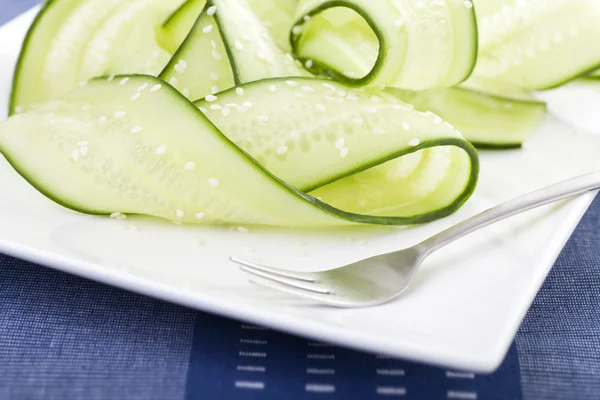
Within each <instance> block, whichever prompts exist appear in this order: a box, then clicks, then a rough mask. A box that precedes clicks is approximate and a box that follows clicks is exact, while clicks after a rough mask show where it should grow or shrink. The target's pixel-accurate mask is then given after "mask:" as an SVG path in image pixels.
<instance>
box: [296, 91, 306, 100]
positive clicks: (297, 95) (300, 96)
mask: <svg viewBox="0 0 600 400" xmlns="http://www.w3.org/2000/svg"><path fill="white" fill-rule="evenodd" d="M294 97H297V98H299V99H301V98H304V97H306V95H305V94H304V93H300V92H295V93H294Z"/></svg>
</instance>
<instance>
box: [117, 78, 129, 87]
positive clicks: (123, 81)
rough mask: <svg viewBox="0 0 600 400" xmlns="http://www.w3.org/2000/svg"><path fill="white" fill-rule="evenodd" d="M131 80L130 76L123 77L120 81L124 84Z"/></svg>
mask: <svg viewBox="0 0 600 400" xmlns="http://www.w3.org/2000/svg"><path fill="white" fill-rule="evenodd" d="M128 81H129V78H123V79H121V80H120V81H119V85H121V86H123V85H124V84H126V83H127V82H128Z"/></svg>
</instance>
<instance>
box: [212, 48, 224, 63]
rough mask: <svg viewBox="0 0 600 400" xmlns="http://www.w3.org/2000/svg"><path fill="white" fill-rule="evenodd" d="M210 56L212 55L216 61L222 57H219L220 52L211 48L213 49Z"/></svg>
mask: <svg viewBox="0 0 600 400" xmlns="http://www.w3.org/2000/svg"><path fill="white" fill-rule="evenodd" d="M212 56H213V58H214V59H215V60H217V61H221V59H222V58H223V57H221V53H219V52H218V51H216V50H213V51H212Z"/></svg>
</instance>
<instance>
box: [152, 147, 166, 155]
mask: <svg viewBox="0 0 600 400" xmlns="http://www.w3.org/2000/svg"><path fill="white" fill-rule="evenodd" d="M166 152H167V146H165V145H164V144H163V145H162V146H158V147H157V148H156V151H155V152H154V153H156V154H158V155H161V154H165V153H166Z"/></svg>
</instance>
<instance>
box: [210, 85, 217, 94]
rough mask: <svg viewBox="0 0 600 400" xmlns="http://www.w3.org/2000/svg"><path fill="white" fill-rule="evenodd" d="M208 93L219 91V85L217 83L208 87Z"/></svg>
mask: <svg viewBox="0 0 600 400" xmlns="http://www.w3.org/2000/svg"><path fill="white" fill-rule="evenodd" d="M210 93H211V94H215V93H219V87H218V86H217V85H214V86H213V87H211V88H210Z"/></svg>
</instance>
